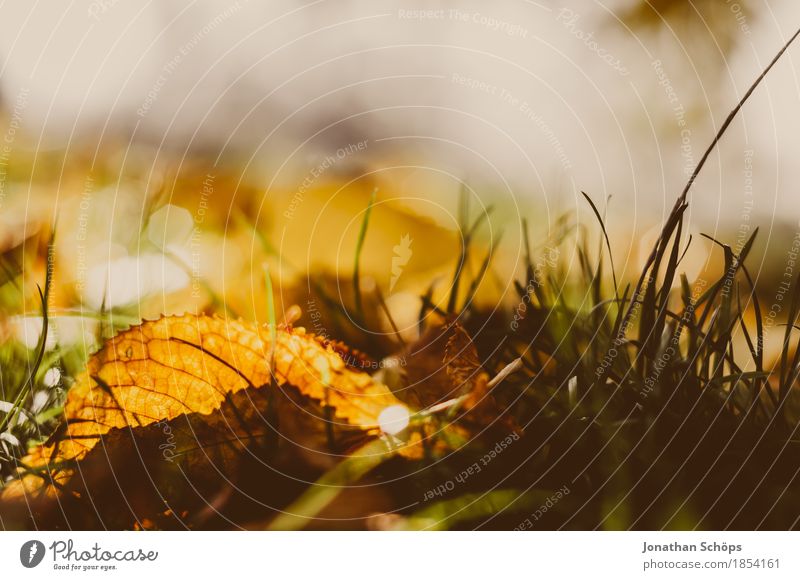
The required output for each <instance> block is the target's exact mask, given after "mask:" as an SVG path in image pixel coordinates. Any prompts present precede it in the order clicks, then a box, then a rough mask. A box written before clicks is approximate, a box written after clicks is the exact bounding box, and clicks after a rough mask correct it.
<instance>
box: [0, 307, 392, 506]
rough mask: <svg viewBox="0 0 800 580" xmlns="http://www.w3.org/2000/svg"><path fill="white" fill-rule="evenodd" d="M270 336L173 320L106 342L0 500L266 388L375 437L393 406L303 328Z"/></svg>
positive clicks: (219, 323) (210, 321) (253, 329)
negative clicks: (103, 448)
mask: <svg viewBox="0 0 800 580" xmlns="http://www.w3.org/2000/svg"><path fill="white" fill-rule="evenodd" d="M275 337H276V341H275V344H274V345H272V344H271V338H270V329H269V328H267V327H257V326H256V325H254V324H251V323H247V322H243V321H232V320H226V319H223V318H218V317H208V316H193V315H184V316H172V317H165V318H162V319H160V320H157V321H151V322H145V323H143V324H142V325H140V326H137V327H134V328H131V329H129V330H127V331H125V332H122V333H120V334H118V335H117V336H115V337H114V338H113V339H111V340H109V341H108V342H107V343H106V344H105V346H104V347H103V348H102V349H101V350H100V351H99V352H98V353H97V354H95V355H94V356H93V357H92V358H91V359H90V360H89V362H88V364H87V369H86V371H85V372H84V373H83V374H82V375H81V376H80V377H79V379H78V381H77V382H76V384H75V385H74V386H73V387H72V389H70V391H69V393H68V395H67V400H66V403H65V406H64V415H65V419H66V425H65V430H64V431H63V432H62V433H60V434H59V435H58V436H57V437H54V438H53V439H54V440H53V441H51V442H48V444H46V445H43V446H40V447H38V448H36V449H34V450H33V451H32V452H31V454H30V455H29V456H27V457H26V458H24V459H23V461H22V463H23V465H24V466H25V467H26V468H27V469H26V470H25V476H24V477H22V478H21V479H20V480H18V481H17V482H15V483H16V485H14V484H12V485H10V486H8V487H7V488H6V490H5V492H4V496H5V497H8V496H9V495H15V494H18V493H20V492H23V491H26V490H27V491H31V490H33V489H38V488H40V487H41V486H42V482H43V481H45V478H43V477H38V476H31V475H30V468H33V469H34V470H35V469H39V470H44V471H45V472H49V475H50V478H48V479H51V480H52V481H54V482H55V483H56V484H58V483H63V482H64V481H66V480H67V479H69V477H70V476H71V470H69V469H66V470H56V472H53V471H50V470H51V469H53V468H55V467H56V466H57V465H58V464H59V463H62V462H72V461H78V460H81V459H82V458H84V457H85V456H86V455H87V453H89V451H90V450H92V448H94V447H95V446H96V445H97V443H98V442H99V441H100V440H101V438H102V437H103V436H105V435H106V434H108V432H109V431H111V430H112V429H115V428H118V429H119V428H126V427H131V428H136V427H145V426H147V425H150V424H153V423H157V422H162V421H169V420H172V419H175V418H176V417H179V416H181V415H188V414H197V415H210V414H212V413H214V412H215V411H218V410H219V409H220V407H221V406H222V405H223V403H224V402H225V401H226V400H228V398H229V397H230V396H232V395H233V394H235V393H237V392H239V391H242V390H245V389H260V388H263V387H268V386H269V385H270V383H271V382H272V380H273V376H272V373H271V370H270V360H271V359H273V358H274V367H275V368H274V381H275V383H276V384H277V385H278V386H279V387H287V386H288V387H292V388H294V389H297V390H298V391H299V392H300V394H302V395H303V396H306V397H310V398H312V399H315V400H317V401H319V402H321V403H322V404H323V405H325V406H328V407H330V408H331V409H332V415H333V418H334V420H335V419H339V420H340V421H342V422H344V423H346V424H348V425H351V426H354V427H359V428H361V429H363V430H365V431H367V432H377V431H378V429H379V421H378V417H379V415H380V413H381V411H383V410H384V409H385V408H387V407H389V406H392V405H397V404H400V401H398V400H397V399H396V398H395V397H394V395H393V394H392V393H391V391H390V390H389V389H388V388H387V387H386V386H385V385H383V384H381V383H379V382H377V381H375V380H374V379H372V377H370V376H369V375H368V374H366V373H362V372H357V371H354V370H352V369H351V368H349V367H347V365H346V364H345V362H344V361H343V360H342V358H341V357H340V356H339V355H338V354H337V352H336V351H335V350H334V349H333V347H332V346H331V345H329V344H328V343H327V341H325V340H322V339H320V338H319V337H316V336H314V335H312V334H308V333H306V332H305V330H303V329H302V328H297V329H289V328H279V329H277V331H276V333H275Z"/></svg>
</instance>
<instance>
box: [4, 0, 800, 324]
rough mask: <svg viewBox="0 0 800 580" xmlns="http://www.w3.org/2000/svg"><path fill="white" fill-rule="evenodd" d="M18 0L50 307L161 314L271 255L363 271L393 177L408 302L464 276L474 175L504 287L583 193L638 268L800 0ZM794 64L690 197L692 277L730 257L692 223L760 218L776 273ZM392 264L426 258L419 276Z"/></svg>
mask: <svg viewBox="0 0 800 580" xmlns="http://www.w3.org/2000/svg"><path fill="white" fill-rule="evenodd" d="M2 10H3V18H2V19H0V59H2V69H0V95H1V98H2V100H1V102H2V110H3V113H2V118H3V122H2V124H3V127H4V128H0V131H2V133H3V143H2V146H3V149H2V155H0V221H2V224H3V227H2V232H3V233H2V244H3V248H4V249H8V248H13V247H16V246H17V245H19V244H23V243H24V241H25V240H30V239H31V238H32V236H35V235H36V233H37V232H40V231H42V229H48V228H49V226H50V224H52V223H54V222H55V220H56V218H57V220H58V234H57V237H56V248H57V251H56V260H55V263H56V264H57V271H58V277H59V281H60V283H61V284H60V285H57V286H56V290H57V291H56V293H55V298H54V300H56V301H59V303H60V304H62V305H83V306H86V307H88V308H93V309H97V308H100V307H101V306H103V305H105V306H106V307H110V308H121V307H125V306H128V307H135V308H137V309H138V314H141V315H154V314H158V313H161V312H164V311H171V310H176V309H177V310H181V311H183V310H187V309H189V310H192V309H194V308H198V309H202V308H207V307H208V305H209V304H210V303H212V302H213V300H214V298H213V297H214V296H217V298H218V299H221V300H223V301H231V308H232V309H233V308H234V307H235V310H237V311H238V312H240V313H244V312H247V311H248V310H250V311H257V310H258V308H259V306H258V304H259V300H260V295H259V288H260V280H261V270H260V264H261V262H263V261H264V260H265V259H272V258H275V256H280V260H278V261H279V262H280V263H277V264H276V268H278V270H279V272H280V274H281V282H282V283H285V284H289V283H290V282H292V280H300V279H303V277H304V276H305V274H306V273H307V272H309V271H314V272H317V271H320V270H330V271H331V272H332V273H333V275H334V276H339V277H342V276H344V277H347V276H349V275H350V272H351V271H352V263H353V259H352V255H353V251H354V247H355V244H356V239H357V233H358V226H359V224H360V221H361V219H362V217H363V212H364V210H365V208H366V205H367V201H368V198H369V196H370V194H371V192H372V191H373V190H375V189H376V188H377V197H376V205H375V212H374V216H373V219H374V220H375V222H374V223H376V224H378V226H376V227H375V228H373V229H372V231H371V234H370V235H371V238H370V240H369V243H370V248H371V251H370V252H368V253H365V255H364V257H363V258H364V268H365V271H366V272H367V273H368V274H370V275H372V276H373V277H374V279H375V280H376V281H377V283H378V284H379V285H381V286H382V287H383V288H384V291H385V293H386V294H387V295H388V294H392V296H390V298H391V299H392V300H394V301H396V302H398V303H402V302H403V300H404V299H408V300H411V299H412V298H410V297H412V296H416V295H418V294H419V293H420V291H421V290H422V289H424V287H425V286H426V285H428V284H429V283H430V281H431V279H433V278H435V277H436V276H437V275H440V274H442V272H447V271H449V270H450V269H451V267H452V266H451V264H452V256H453V253H454V252H456V251H457V247H458V239H457V238H458V235H457V231H458V221H459V216H458V213H459V197H460V196H462V197H463V196H466V198H468V201H469V203H470V208H471V210H470V211H471V212H472V214H473V215H478V214H480V213H481V212H485V211H486V208H487V207H488V206H490V205H491V206H493V213H492V215H491V219H490V221H489V224H490V227H489V228H486V229H482V230H481V231H480V232H479V234H478V235H479V238H480V240H481V242H482V243H483V244H484V245H485V246H491V245H492V244H493V243H494V242H495V241H497V239H498V238H499V235H500V234H501V233H502V235H503V238H502V239H503V241H502V247H503V248H504V250H505V251H504V252H503V253H501V254H498V256H497V258H496V262H495V264H496V267H497V268H498V269H499V272H501V273H500V274H498V275H497V279H496V280H494V281H493V282H492V284H493V291H494V294H495V295H496V294H498V293H499V294H500V295H505V292H506V291H507V289H508V288H509V286H510V281H511V278H512V275H513V274H514V273H515V272H516V273H518V271H517V270H516V268H517V264H518V261H519V256H520V255H521V252H522V236H521V231H522V229H523V218H524V219H525V220H527V223H528V224H529V227H530V229H531V236H532V239H533V240H535V241H536V243H545V241H546V240H547V239H548V236H549V235H551V234H552V233H553V231H554V228H556V227H557V224H558V223H559V222H558V218H559V216H561V215H563V214H564V213H570V212H571V213H573V214H574V216H575V220H576V221H577V223H578V224H584V225H586V227H595V226H596V223H595V222H594V217H593V216H592V214H591V210H590V208H589V207H588V205H587V203H586V202H585V201H584V200H583V198H582V196H581V195H580V192H581V191H584V192H586V193H587V194H588V195H589V196H591V198H592V199H593V200H594V201H595V203H596V204H597V206H598V207H599V208H600V210H601V211H603V212H605V216H606V220H607V222H608V228H609V235H610V238H611V242H612V245H613V247H614V250H615V253H616V258H617V267H618V268H619V269H620V273H621V274H622V272H623V271H624V272H627V273H628V274H629V275H630V274H638V269H639V268H640V267H641V263H642V259H643V255H646V253H647V252H648V251H649V248H650V244H651V243H652V240H654V239H655V237H656V235H657V232H658V229H659V226H660V223H661V221H662V219H663V218H664V217H665V216H666V214H667V213H668V212H669V209H670V208H671V207H672V204H673V201H674V199H675V197H676V196H677V195H678V193H679V192H680V190H681V189H682V187H683V184H684V183H685V181H686V179H687V177H688V175H689V174H690V173H691V171H692V170H693V168H694V167H695V166H696V164H697V162H698V161H699V159H700V157H701V156H702V154H703V152H704V150H705V148H706V147H707V145H708V143H709V142H710V141H711V139H712V137H713V135H714V133H715V132H716V130H717V129H718V128H719V126H720V124H721V123H722V121H723V120H724V119H725V117H726V116H727V114H728V112H729V111H730V110H731V108H732V107H733V106H734V105H735V103H736V102H737V101H738V100H739V99H740V98H741V96H742V95H743V93H744V92H745V91H746V90H747V88H748V87H749V86H750V84H751V83H752V81H753V80H754V79H755V77H757V75H758V74H759V73H760V72H761V70H762V69H763V68H764V66H765V65H766V64H767V63H768V62H769V60H770V59H771V58H772V56H773V55H774V54H775V52H776V51H777V50H778V49H779V48H780V46H781V45H782V44H783V43H784V42H785V40H786V39H787V38H788V36H790V35H791V33H792V32H793V30H794V28H795V27H796V26H798V24H800V11H799V10H798V7H797V5H796V3H794V2H792V1H790V0H785V1H772V2H769V3H767V2H766V1H763V0H739V1H736V2H734V1H728V0H697V1H694V2H683V1H670V0H657V1H641V0H604V1H593V2H580V3H578V2H572V3H570V2H561V1H558V2H556V1H551V0H541V1H539V2H534V1H523V0H515V1H503V2H493V3H491V4H487V3H482V2H469V1H463V2H444V1H439V2H424V3H423V2H412V1H409V2H384V1H375V2H363V1H343V2H326V1H314V2H295V1H275V2H269V3H261V2H253V1H247V0H238V1H234V2H230V1H220V2H212V1H205V0H203V1H195V2H190V3H178V2H169V1H165V2H158V3H154V2H148V3H134V2H129V1H125V0H91V1H89V0H82V1H77V2H71V3H61V2H55V1H45V2H39V3H35V4H28V3H23V4H16V5H6V6H4V7H3V9H2ZM797 58H798V54H797V51H793V50H790V51H789V53H788V54H787V55H786V56H785V58H784V59H783V60H782V61H781V62H780V63H779V64H778V65H777V66H776V68H775V69H774V71H773V72H772V73H771V74H770V75H769V77H768V78H767V80H766V82H765V84H764V85H763V86H762V87H761V88H760V89H759V90H758V91H757V92H756V93H755V95H754V96H753V98H752V99H751V100H750V102H749V103H748V104H747V105H746V107H745V108H744V110H743V111H742V113H741V115H740V116H739V117H738V118H737V119H736V121H735V122H734V124H733V125H732V126H731V128H730V130H729V131H728V133H727V134H726V135H725V138H724V139H723V140H722V143H721V144H720V146H719V147H718V148H717V150H716V151H715V152H714V154H713V155H712V158H711V159H710V162H709V163H708V165H707V166H706V168H705V170H704V172H703V173H702V175H701V177H700V179H699V180H698V182H697V184H696V186H695V188H694V190H693V192H692V195H691V205H690V208H689V214H688V215H689V226H690V227H689V230H688V231H687V232H686V235H687V239H688V235H689V234H692V235H693V239H694V241H693V244H692V248H691V251H690V253H689V255H688V256H687V259H686V260H685V261H684V263H683V266H684V268H685V269H686V270H687V272H688V273H689V274H690V277H696V276H698V275H700V273H701V272H702V271H703V270H704V269H706V268H710V267H714V264H715V261H714V258H713V252H712V250H711V244H710V242H706V241H704V240H702V239H700V238H699V236H698V234H699V233H701V232H702V233H707V234H710V235H712V236H714V237H717V238H719V239H720V240H721V241H723V242H725V243H728V244H730V245H731V246H733V247H734V248H736V247H737V244H738V246H739V247H741V245H742V244H743V243H744V240H745V239H746V237H747V236H748V235H749V234H750V233H752V230H753V229H754V228H755V226H757V225H758V226H760V227H761V229H762V232H763V233H762V235H761V236H760V238H759V245H758V251H757V255H758V258H757V259H758V260H761V264H760V266H758V265H757V266H756V267H754V268H753V269H754V270H755V271H756V272H758V273H759V275H760V276H767V277H770V276H772V277H775V276H780V273H781V272H782V270H783V268H784V262H785V253H786V251H787V249H789V248H790V246H791V241H792V239H793V237H794V234H795V232H796V231H797V229H798V219H800V207H798V204H797V202H796V199H797V198H796V183H798V178H800V164H798V163H797V162H796V160H797V156H798V152H800V117H798V115H797V114H796V112H797V110H798V105H800V90H798V79H797V75H796V67H795V64H796V62H797ZM254 232H256V233H258V235H257V236H256V235H254ZM404 236H406V238H405V239H406V240H407V241H406V242H403V241H402V240H403V239H404ZM414 239H416V240H418V241H417V245H416V246H415V245H414V243H413V240H414ZM408 240H412V241H408ZM28 243H29V242H28ZM39 243H40V244H41V242H39ZM404 243H405V245H404ZM29 244H30V243H29ZM270 248H271V249H270ZM398 248H399V249H398ZM398 252H399V253H398ZM409 252H410V254H409ZM262 253H264V254H265V255H261V254H262ZM406 254H409V255H408V256H405V255H406ZM270 256H272V257H271V258H270ZM404 256H405V257H404ZM393 258H398V260H399V261H400V262H402V261H403V260H405V262H406V263H410V264H411V266H409V267H408V268H407V270H406V271H405V273H404V274H403V275H402V276H400V275H399V274H397V270H396V268H395V267H394V266H392V259H393ZM718 258H719V256H717V259H716V262H719V259H718ZM709 259H711V261H709ZM770 272H772V273H771V274H770ZM31 288H32V286H30V287H29V290H30V289H31ZM210 290H213V292H210ZM404 292H405V293H406V294H405V298H404V297H403V296H404V294H403V293H404ZM767 293H768V294H770V293H774V290H772V289H769V290H768V292H767ZM25 294H28V295H31V294H30V292H29V291H28V292H25ZM394 294H399V296H394ZM150 295H153V296H155V297H156V299H155V300H154V301H152V302H151V303H149V305H148V304H145V303H143V298H144V297H146V296H150ZM220 297H221V298H220ZM34 307H35V304H34Z"/></svg>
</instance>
